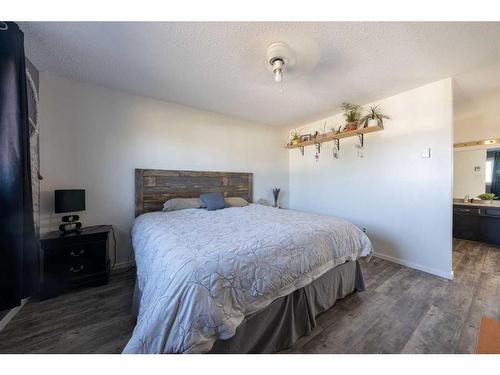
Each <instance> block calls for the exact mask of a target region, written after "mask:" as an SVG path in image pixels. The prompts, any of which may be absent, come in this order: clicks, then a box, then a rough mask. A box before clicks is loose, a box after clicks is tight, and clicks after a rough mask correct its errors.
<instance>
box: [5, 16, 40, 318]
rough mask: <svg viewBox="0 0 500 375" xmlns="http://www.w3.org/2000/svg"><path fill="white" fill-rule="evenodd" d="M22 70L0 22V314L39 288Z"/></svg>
mask: <svg viewBox="0 0 500 375" xmlns="http://www.w3.org/2000/svg"><path fill="white" fill-rule="evenodd" d="M26 68H27V64H26V61H25V53H24V35H23V33H22V31H21V30H20V29H19V27H18V26H17V25H16V24H15V23H13V22H0V311H2V310H5V309H8V308H11V307H14V306H17V305H19V304H20V302H21V299H22V298H25V297H27V296H30V295H34V294H36V292H37V288H38V284H39V282H38V280H39V272H38V269H39V244H38V241H37V238H36V234H35V232H36V230H35V220H34V213H35V212H36V211H37V210H36V209H34V207H33V195H32V194H33V189H32V185H33V186H35V189H38V187H37V184H34V183H33V181H36V179H37V178H38V176H37V175H36V176H33V173H32V170H33V171H38V165H32V158H33V160H34V161H35V163H38V157H37V153H38V135H37V134H36V131H35V134H33V131H30V113H29V108H28V107H29V105H28V102H29V100H30V95H32V94H33V93H31V94H30V93H29V88H28V85H30V84H31V87H33V78H32V76H33V75H29V76H28V77H27V74H26ZM29 68H30V69H32V70H33V66H29ZM36 79H37V77H36ZM28 81H30V82H28ZM31 91H32V90H31ZM31 100H33V99H32V98H31ZM32 112H33V110H32ZM33 116H34V117H36V115H33ZM34 121H36V120H34ZM32 123H33V120H32ZM35 130H36V129H35ZM30 138H31V139H32V141H31V142H30ZM30 150H31V152H30ZM34 153H36V155H33V154H34ZM32 176H33V181H32ZM37 194H38V192H37V191H35V196H36V197H37Z"/></svg>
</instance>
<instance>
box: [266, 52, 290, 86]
mask: <svg viewBox="0 0 500 375" xmlns="http://www.w3.org/2000/svg"><path fill="white" fill-rule="evenodd" d="M266 58H267V67H268V69H269V70H270V71H272V72H273V75H274V81H275V82H277V83H280V84H281V85H282V86H281V90H282V91H283V72H285V70H288V69H290V68H292V67H293V66H294V65H295V58H294V56H293V53H292V50H291V48H290V47H289V46H288V44H286V43H284V42H275V43H272V44H271V45H270V46H269V47H267V52H266Z"/></svg>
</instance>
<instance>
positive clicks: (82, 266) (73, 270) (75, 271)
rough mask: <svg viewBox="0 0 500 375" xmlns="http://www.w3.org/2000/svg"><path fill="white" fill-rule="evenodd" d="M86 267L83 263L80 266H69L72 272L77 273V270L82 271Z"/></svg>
mask: <svg viewBox="0 0 500 375" xmlns="http://www.w3.org/2000/svg"><path fill="white" fill-rule="evenodd" d="M84 268H85V266H84V265H83V264H81V265H80V267H79V268H73V267H70V268H69V270H70V271H71V272H74V273H77V272H80V271H82V270H83V269H84Z"/></svg>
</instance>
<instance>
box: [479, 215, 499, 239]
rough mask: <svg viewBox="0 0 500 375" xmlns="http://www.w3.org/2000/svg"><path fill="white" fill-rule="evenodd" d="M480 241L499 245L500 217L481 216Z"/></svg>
mask: <svg viewBox="0 0 500 375" xmlns="http://www.w3.org/2000/svg"><path fill="white" fill-rule="evenodd" d="M480 241H482V242H486V243H490V244H494V245H500V218H495V217H487V216H484V217H482V218H481V239H480Z"/></svg>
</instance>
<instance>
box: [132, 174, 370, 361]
mask: <svg viewBox="0 0 500 375" xmlns="http://www.w3.org/2000/svg"><path fill="white" fill-rule="evenodd" d="M203 192H221V193H222V194H223V195H224V196H228V197H229V196H238V197H242V198H245V199H246V200H248V201H249V202H251V200H252V175H251V174H250V173H224V172H193V171H161V170H147V169H138V170H136V216H137V217H136V219H135V221H134V225H133V228H132V245H133V248H134V254H135V260H136V265H137V282H136V289H135V293H134V306H135V311H136V314H137V324H136V327H135V329H134V332H133V334H132V337H131V339H130V341H129V342H128V344H127V346H126V347H125V349H124V350H123V352H124V353H272V352H277V351H280V350H283V349H286V348H288V347H290V346H291V345H293V344H294V343H295V341H296V340H297V339H298V338H299V337H301V336H303V335H306V334H308V333H309V332H311V330H312V329H313V328H314V326H315V324H316V320H315V319H316V317H317V316H318V315H319V314H320V313H322V312H324V311H325V310H327V309H329V308H330V307H331V306H333V304H334V303H335V301H336V300H337V299H340V298H343V297H345V296H347V295H349V294H351V293H353V292H355V291H357V290H363V289H364V285H363V278H362V274H361V270H360V267H359V263H358V260H359V258H360V257H365V256H369V255H370V254H371V253H372V245H371V243H370V241H369V239H368V238H367V237H366V235H365V234H364V233H363V232H362V231H361V230H359V229H358V228H357V227H355V226H354V225H353V224H351V223H349V222H347V221H345V220H343V219H339V218H335V217H329V216H323V215H314V214H309V213H304V212H299V211H293V210H283V209H277V208H272V207H266V206H263V205H259V204H250V205H248V206H245V207H231V208H225V209H222V210H217V211H207V210H205V209H185V210H179V211H173V212H161V211H160V210H161V207H162V204H163V202H164V201H165V200H167V199H170V198H174V197H197V196H199V194H200V193H203Z"/></svg>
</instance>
